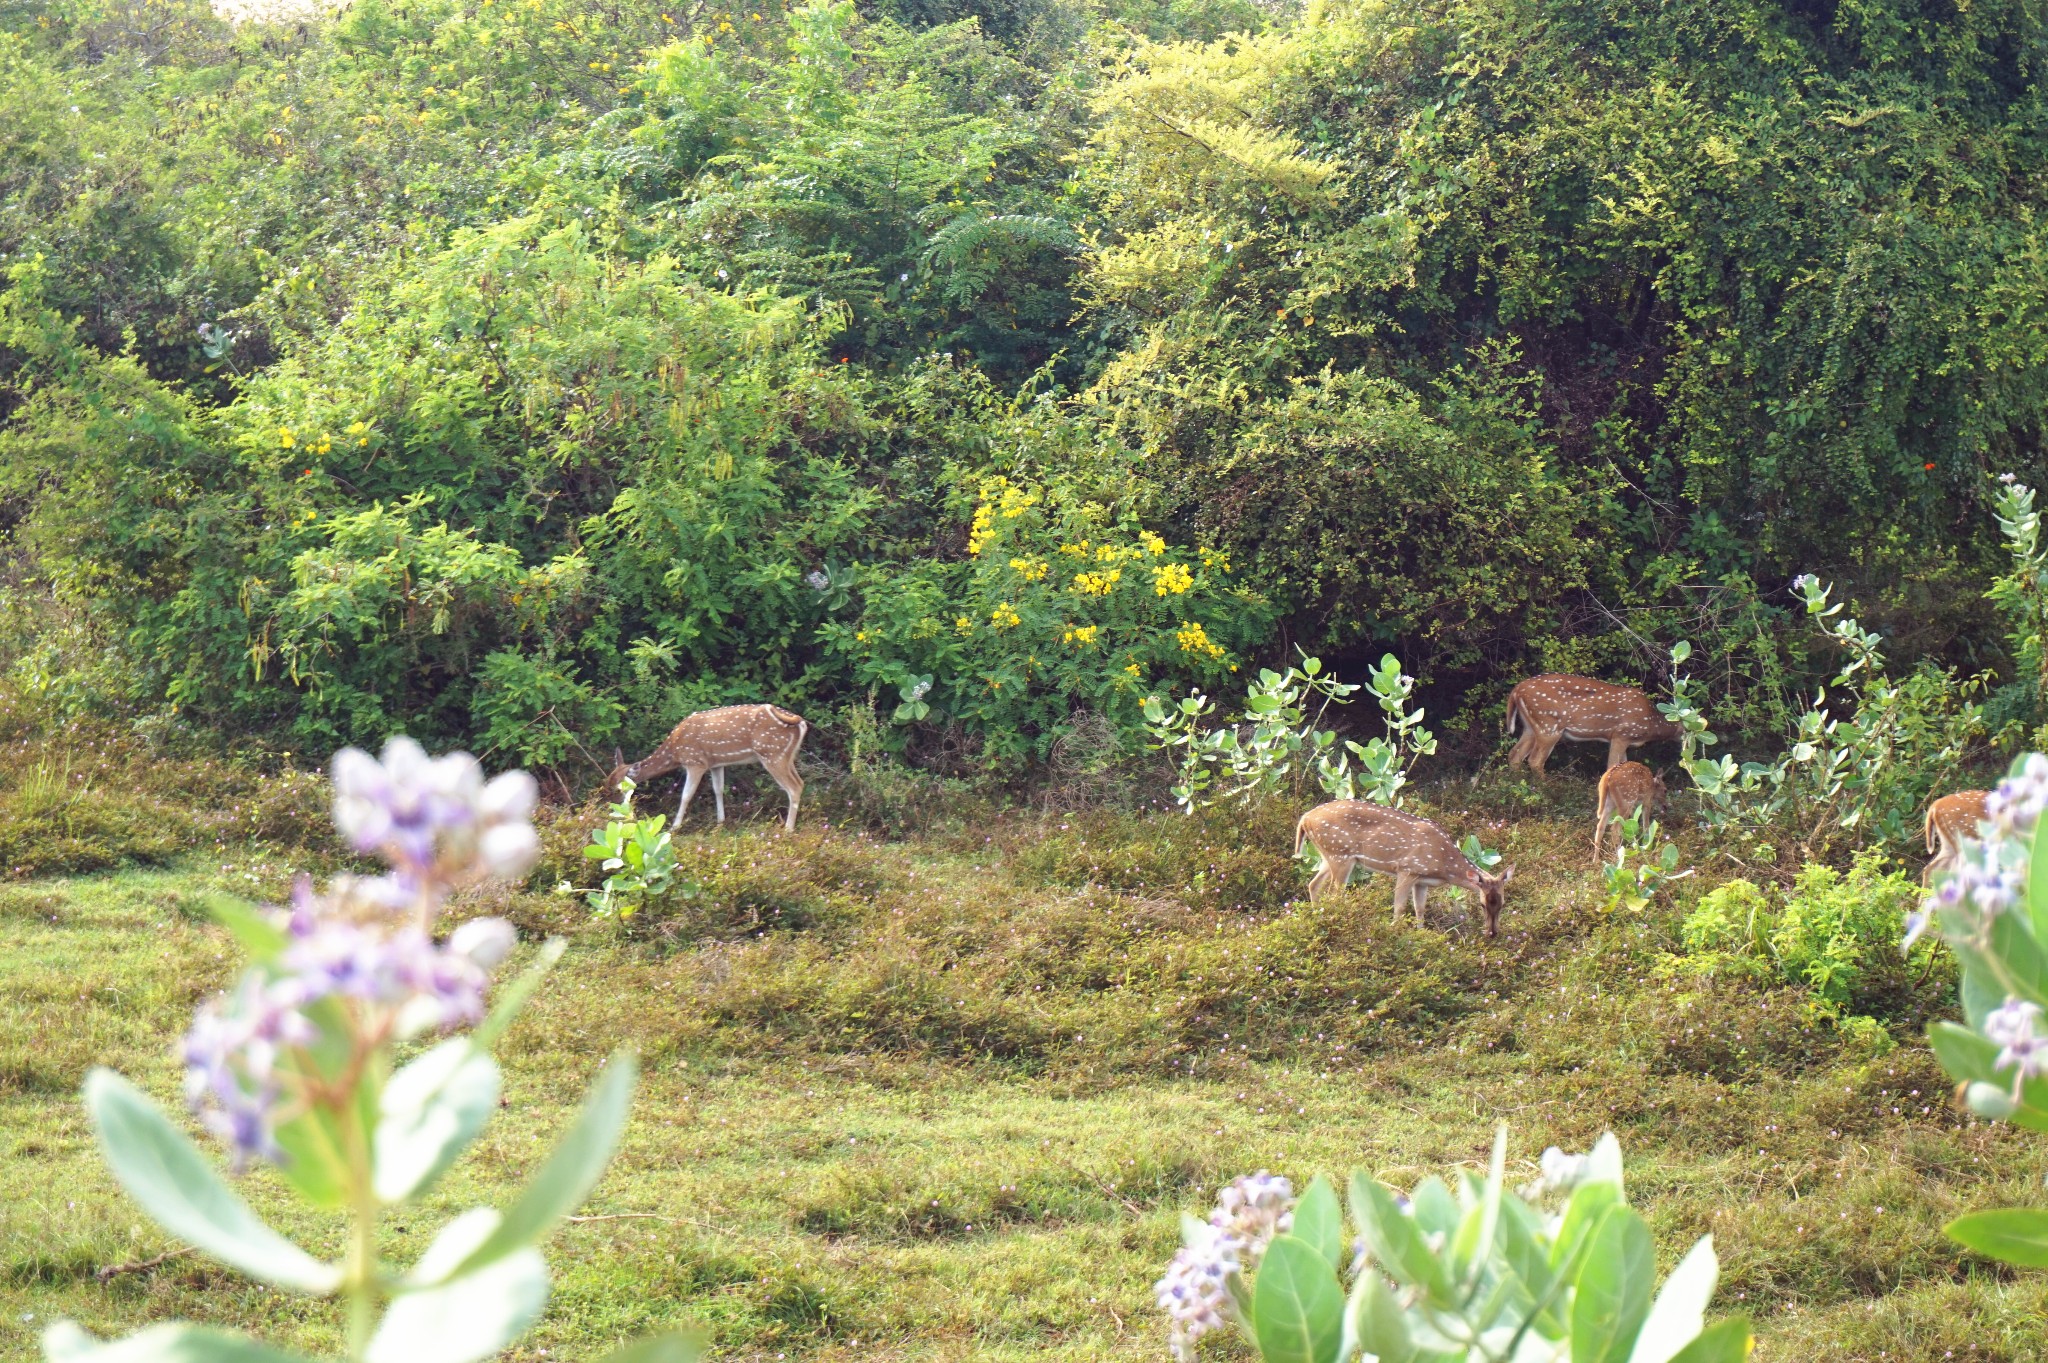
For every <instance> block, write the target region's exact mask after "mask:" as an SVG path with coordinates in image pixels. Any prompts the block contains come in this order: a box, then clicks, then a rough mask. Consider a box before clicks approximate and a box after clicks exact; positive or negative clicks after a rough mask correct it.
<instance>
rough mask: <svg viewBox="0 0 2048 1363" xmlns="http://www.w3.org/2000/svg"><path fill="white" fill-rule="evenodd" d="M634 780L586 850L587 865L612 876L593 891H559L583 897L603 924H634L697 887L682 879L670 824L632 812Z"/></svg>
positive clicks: (622, 788)
mask: <svg viewBox="0 0 2048 1363" xmlns="http://www.w3.org/2000/svg"><path fill="white" fill-rule="evenodd" d="M633 791H634V784H633V778H632V777H630V776H628V777H626V778H625V779H624V780H622V781H621V782H619V798H618V802H617V803H616V804H613V805H612V806H611V807H610V808H609V810H608V811H607V812H608V813H609V814H610V815H611V821H610V822H609V823H607V824H606V825H605V826H604V827H603V828H601V829H599V830H598V831H597V833H596V834H595V835H593V836H592V838H591V840H590V843H589V845H588V846H586V847H585V848H584V849H583V856H584V859H585V860H587V861H594V862H597V863H598V865H599V867H600V869H602V870H605V871H609V872H610V873H611V874H609V875H607V876H606V877H605V879H604V884H602V885H600V886H598V887H597V888H596V889H594V890H581V891H579V890H578V889H577V887H576V886H574V885H571V884H569V883H568V882H567V881H564V882H562V883H561V884H560V885H558V886H556V887H555V889H556V892H557V893H561V894H577V893H581V894H582V895H583V897H584V898H585V899H586V900H588V901H589V904H590V907H591V910H592V911H593V912H594V913H596V915H597V916H598V917H599V918H614V917H615V918H617V919H618V920H619V921H621V922H624V921H625V920H626V919H628V918H631V917H632V916H633V915H634V913H636V912H637V911H638V910H639V909H640V907H641V906H642V905H643V904H645V903H647V901H648V900H650V899H655V900H658V899H662V898H665V897H666V896H667V895H669V894H670V893H671V892H672V891H675V892H680V893H681V894H682V895H683V896H684V897H685V898H688V897H690V896H692V895H694V894H695V893H696V890H697V887H696V885H695V883H694V882H692V881H691V880H690V879H689V878H688V877H686V876H682V875H680V874H679V872H678V869H677V866H676V849H675V843H674V841H673V838H672V835H671V834H670V832H669V827H668V819H667V818H666V817H665V816H663V815H660V814H653V815H649V816H648V817H647V818H644V819H642V818H639V817H637V816H636V815H635V814H634V812H633Z"/></svg>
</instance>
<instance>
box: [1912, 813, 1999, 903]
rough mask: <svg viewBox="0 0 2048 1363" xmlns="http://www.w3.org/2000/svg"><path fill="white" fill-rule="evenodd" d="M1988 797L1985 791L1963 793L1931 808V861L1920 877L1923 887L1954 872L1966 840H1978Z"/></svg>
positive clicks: (1928, 823) (1929, 833)
mask: <svg viewBox="0 0 2048 1363" xmlns="http://www.w3.org/2000/svg"><path fill="white" fill-rule="evenodd" d="M1985 794H1986V792H1984V791H1981V790H1959V791H1957V792H1956V793H1955V794H1953V795H1944V796H1942V797H1941V798H1940V799H1939V800H1936V801H1935V802H1934V803H1933V804H1931V805H1929V806H1927V829H1926V832H1927V851H1928V854H1929V856H1930V858H1931V860H1929V861H1928V863H1927V869H1926V870H1924V871H1922V872H1921V873H1920V883H1921V884H1922V885H1932V884H1933V883H1934V878H1935V877H1936V876H1938V875H1941V874H1943V873H1944V872H1946V871H1948V870H1949V869H1950V868H1952V867H1953V866H1954V865H1955V864H1956V854H1957V853H1958V852H1961V851H1962V850H1963V839H1964V838H1974V837H1976V836H1977V821H1978V820H1979V819H1982V818H1983V817H1984V796H1985Z"/></svg>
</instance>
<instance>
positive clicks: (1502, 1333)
mask: <svg viewBox="0 0 2048 1363" xmlns="http://www.w3.org/2000/svg"><path fill="white" fill-rule="evenodd" d="M1506 1160H1507V1128H1506V1127H1504V1126H1503V1127H1502V1128H1500V1130H1499V1131H1498V1132H1497V1133H1496V1134H1495V1136H1494V1142H1493V1157H1492V1160H1491V1163H1490V1166H1489V1168H1488V1171H1487V1176H1486V1178H1485V1179H1483V1180H1482V1179H1480V1178H1478V1177H1476V1176H1474V1175H1473V1174H1470V1173H1462V1174H1460V1176H1459V1179H1458V1185H1457V1189H1456V1191H1455V1192H1454V1191H1453V1190H1452V1189H1451V1188H1450V1187H1449V1186H1448V1185H1446V1184H1445V1183H1444V1182H1443V1181H1442V1180H1441V1179H1437V1178H1428V1179H1424V1180H1423V1181H1422V1182H1421V1183H1419V1184H1417V1185H1416V1187H1415V1188H1414V1190H1413V1192H1411V1193H1410V1194H1409V1195H1408V1196H1406V1197H1403V1196H1401V1195H1399V1194H1397V1193H1395V1192H1393V1191H1391V1190H1390V1189H1388V1188H1387V1187H1385V1186H1384V1185H1382V1184H1381V1183H1379V1182H1378V1181H1377V1180H1375V1179H1374V1178H1372V1177H1371V1176H1370V1175H1368V1174H1365V1173H1354V1174H1353V1175H1352V1176H1351V1188H1350V1194H1351V1196H1350V1203H1351V1207H1350V1212H1351V1225H1352V1227H1353V1228H1355V1230H1356V1232H1357V1234H1356V1238H1355V1239H1354V1238H1351V1237H1348V1236H1347V1235H1346V1233H1345V1231H1346V1226H1345V1217H1344V1209H1343V1207H1342V1206H1341V1205H1340V1203H1339V1200H1338V1196H1337V1191H1336V1189H1335V1188H1334V1187H1332V1186H1331V1184H1330V1182H1329V1181H1328V1180H1327V1179H1325V1178H1323V1177H1322V1176H1321V1175H1318V1176H1317V1177H1316V1179H1315V1181H1314V1182H1313V1183H1311V1184H1309V1186H1308V1189H1307V1191H1305V1192H1304V1193H1302V1195H1301V1196H1300V1198H1299V1199H1297V1198H1296V1197H1295V1196H1294V1189H1293V1186H1292V1185H1291V1184H1290V1183H1289V1182H1288V1180H1286V1179H1284V1178H1279V1177H1276V1176H1274V1175H1272V1174H1267V1173H1263V1172H1261V1173H1259V1174H1254V1175H1250V1176H1248V1177H1245V1178H1240V1179H1238V1180H1237V1181H1236V1182H1234V1183H1232V1184H1231V1185H1230V1186H1229V1187H1228V1188H1225V1189H1224V1190H1223V1192H1222V1194H1221V1196H1220V1198H1219V1200H1218V1205H1217V1207H1216V1210H1215V1211H1214V1212H1213V1213H1212V1214H1211V1215H1210V1217H1209V1219H1208V1220H1207V1221H1199V1220H1196V1219H1195V1218H1194V1217H1192V1216H1184V1217H1183V1218H1182V1242H1183V1243H1182V1247H1181V1250H1180V1252H1179V1253H1178V1254H1177V1255H1175V1256H1174V1260H1173V1263H1172V1264H1171V1266H1169V1267H1168V1269H1167V1271H1166V1276H1165V1277H1163V1278H1161V1279H1160V1281H1159V1285H1158V1301H1159V1305H1160V1308H1161V1309H1162V1310H1163V1311H1164V1312H1165V1313H1166V1316H1167V1319H1168V1323H1169V1330H1170V1339H1171V1343H1172V1348H1173V1352H1174V1356H1175V1357H1176V1358H1178V1359H1180V1360H1182V1363H1187V1360H1191V1359H1193V1358H1194V1356H1195V1350H1196V1347H1197V1345H1198V1344H1199V1342H1200V1341H1201V1339H1202V1338H1203V1337H1204V1336H1207V1335H1209V1334H1211V1333H1213V1332H1215V1331H1218V1330H1222V1329H1224V1328H1226V1327H1228V1326H1231V1325H1235V1326H1236V1327H1237V1328H1238V1329H1239V1330H1240V1331H1242V1333H1243V1334H1244V1336H1245V1337H1246V1338H1247V1339H1248V1340H1249V1341H1250V1343H1251V1345H1252V1347H1253V1348H1254V1349H1255V1350H1257V1352H1258V1354H1259V1356H1260V1357H1261V1358H1263V1359H1265V1360H1266V1363H1352V1360H1360V1363H1370V1361H1371V1360H1377V1363H1535V1361H1536V1360H1542V1361H1543V1363H1571V1361H1572V1360H1578V1363H1740V1360H1742V1359H1745V1358H1747V1357H1748V1355H1749V1350H1750V1329H1749V1322H1748V1321H1747V1320H1744V1319H1742V1318H1740V1317H1737V1318H1733V1319H1729V1320H1724V1321H1721V1322H1719V1323H1717V1324H1715V1325H1713V1326H1707V1325H1706V1323H1705V1317H1706V1309H1707V1303H1708V1302H1709V1300H1710V1299H1711V1298H1712V1297H1713V1293H1714V1284H1715V1281H1716V1279H1717V1278H1718V1277H1719V1274H1720V1263H1719V1261H1718V1260H1717V1259H1716V1257H1715V1255H1714V1243H1713V1237H1712V1236H1702V1237H1701V1238H1700V1240H1699V1241H1698V1243H1696V1244H1694V1245H1693V1247H1692V1249H1691V1250H1690V1251H1689V1252H1688V1253H1687V1254H1686V1255H1685V1257H1684V1258H1683V1259H1681V1260H1679V1262H1678V1266H1677V1267H1676V1268H1675V1269H1673V1270H1672V1272H1671V1276H1670V1277H1668V1278H1666V1279H1665V1280H1664V1286H1663V1288H1662V1290H1661V1291H1658V1292H1656V1293H1655V1294H1654V1295H1653V1294H1652V1290H1651V1289H1652V1286H1653V1284H1654V1283H1655V1281H1656V1276H1657V1256H1656V1249H1655V1246H1654V1245H1653V1244H1652V1243H1651V1239H1650V1228H1649V1226H1648V1224H1647V1223H1646V1222H1645V1221H1644V1220H1643V1218H1642V1216H1641V1215H1640V1214H1639V1213H1637V1212H1636V1211H1635V1210H1634V1209H1633V1208H1632V1207H1630V1206H1629V1205H1628V1203H1627V1200H1626V1199H1625V1198H1624V1196H1623V1193H1622V1172H1621V1147H1620V1145H1619V1144H1618V1143H1617V1142H1616V1141H1615V1139H1614V1137H1613V1136H1612V1135H1607V1136H1603V1137H1601V1139H1600V1142H1599V1143H1598V1144H1597V1145H1595V1146H1594V1148H1593V1151H1592V1153H1591V1154H1588V1155H1579V1156H1573V1155H1566V1154H1564V1153H1563V1152H1561V1151H1559V1150H1557V1149H1556V1148H1555V1147H1553V1148H1552V1149H1550V1150H1548V1151H1546V1152H1545V1153H1544V1155H1543V1160H1542V1164H1541V1169H1542V1178H1541V1179H1540V1180H1539V1181H1538V1182H1537V1183H1536V1184H1535V1185H1534V1186H1533V1187H1531V1188H1529V1189H1526V1190H1524V1193H1525V1195H1526V1196H1527V1197H1528V1198H1529V1199H1531V1200H1530V1201H1524V1199H1523V1197H1521V1196H1517V1195H1516V1194H1514V1193H1512V1192H1509V1191H1508V1190H1507V1187H1506V1177H1505V1174H1506ZM1532 1202H1533V1204H1534V1205H1532ZM1347 1283H1348V1285H1347Z"/></svg>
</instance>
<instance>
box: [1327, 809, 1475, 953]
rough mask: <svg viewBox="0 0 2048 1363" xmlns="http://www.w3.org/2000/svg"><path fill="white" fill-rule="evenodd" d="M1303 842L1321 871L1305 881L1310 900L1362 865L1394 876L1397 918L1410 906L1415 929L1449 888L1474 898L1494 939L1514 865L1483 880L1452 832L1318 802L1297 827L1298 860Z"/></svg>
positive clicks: (1391, 813) (1394, 813)
mask: <svg viewBox="0 0 2048 1363" xmlns="http://www.w3.org/2000/svg"><path fill="white" fill-rule="evenodd" d="M1304 842H1308V843H1313V844H1314V845H1315V849H1316V851H1317V852H1318V853H1320V854H1321V855H1322V858H1323V864H1322V868H1321V869H1320V870H1318V871H1317V872H1316V873H1315V876H1314V878H1313V879H1311V880H1310V881H1309V883H1308V897H1309V898H1310V899H1311V900H1314V899H1316V898H1317V897H1318V896H1320V895H1321V894H1322V893H1323V892H1324V891H1328V890H1341V889H1343V888H1344V884H1345V882H1346V881H1348V880H1350V879H1351V871H1352V868H1353V867H1357V866H1364V867H1365V868H1366V869H1368V870H1372V871H1380V872H1382V873H1384V874H1386V875H1390V876H1392V877H1393V878H1394V917H1395V918H1396V919H1399V918H1400V916H1401V910H1402V909H1404V908H1405V907H1407V906H1408V905H1409V904H1410V903H1413V904H1414V906H1415V922H1416V925H1417V926H1418V927H1419V926H1421V925H1422V922H1423V910H1424V907H1425V905H1426V903H1427V901H1428V899H1429V892H1430V891H1431V890H1433V889H1435V888H1436V887H1438V886H1439V885H1449V886H1452V887H1454V888H1457V889H1461V890H1470V891H1472V892H1473V893H1474V894H1476V895H1478V896H1479V908H1480V912H1481V913H1482V914H1483V915H1484V916H1485V919H1486V935H1487V936H1488V937H1497V936H1499V935H1500V909H1501V903H1502V899H1503V894H1502V887H1503V886H1505V885H1506V884H1507V883H1508V881H1509V880H1510V879H1511V878H1513V876H1514V874H1515V868H1514V867H1512V866H1508V867H1504V868H1503V869H1502V870H1501V872H1500V873H1499V874H1498V875H1488V874H1487V873H1486V872H1484V871H1482V870H1480V869H1479V868H1478V867H1477V866H1474V865H1473V864H1472V863H1471V861H1469V860H1468V859H1467V858H1466V856H1465V854H1464V853H1463V852H1460V851H1459V850H1458V845H1457V844H1456V843H1454V842H1452V841H1451V835H1450V834H1448V833H1446V832H1444V831H1443V829H1441V828H1438V827H1437V826H1436V825H1435V824H1433V823H1431V822H1430V821H1429V820H1428V819H1421V818H1417V817H1416V816H1415V815H1413V814H1403V813H1402V812H1401V811H1400V810H1398V809H1389V808H1387V806H1385V805H1378V804H1374V803H1372V802H1371V801H1370V800H1332V801H1331V802H1330V803H1328V804H1326V805H1317V806H1316V807H1315V808H1314V809H1311V810H1310V811H1309V812H1308V813H1306V814H1304V815H1302V816H1301V820H1300V822H1299V823H1297V824H1295V826H1294V854H1295V855H1296V856H1300V855H1301V847H1302V844H1303V843H1304Z"/></svg>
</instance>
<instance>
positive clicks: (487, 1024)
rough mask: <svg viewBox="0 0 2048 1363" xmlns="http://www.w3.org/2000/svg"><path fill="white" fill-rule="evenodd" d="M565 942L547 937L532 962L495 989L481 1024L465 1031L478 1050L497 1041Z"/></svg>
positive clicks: (557, 959) (559, 958)
mask: <svg viewBox="0 0 2048 1363" xmlns="http://www.w3.org/2000/svg"><path fill="white" fill-rule="evenodd" d="M568 946H569V943H568V940H567V939H566V938H562V937H550V938H548V939H547V941H545V942H542V943H541V944H540V950H539V951H537V952H535V953H534V956H533V964H531V965H529V966H527V967H526V969H524V970H522V971H520V972H519V975H518V978H516V979H514V980H513V981H512V982H511V983H510V984H508V985H506V986H505V987H504V988H503V989H500V990H499V991H498V1001H497V1002H496V1003H493V1004H492V1005H491V1011H490V1015H489V1016H488V1017H486V1018H485V1019H484V1021H483V1025H482V1026H481V1027H478V1028H477V1029H476V1030H475V1031H474V1032H471V1033H470V1034H469V1039H470V1041H472V1042H473V1043H475V1045H476V1048H477V1049H478V1050H480V1051H488V1050H489V1049H490V1048H491V1047H492V1046H495V1045H496V1044H497V1042H498V1038H499V1037H501V1036H503V1035H504V1034H505V1029H506V1028H507V1027H510V1026H511V1025H512V1019H514V1018H516V1017H518V1016H519V1010H520V1009H521V1008H524V1007H525V1006H526V1001H527V1000H528V999H530V998H532V997H533V991H534V990H535V989H537V988H539V987H540V982H541V980H542V979H543V978H545V977H546V975H547V973H548V971H550V970H552V969H553V968H554V965H555V962H557V961H559V960H561V959H562V953H563V952H564V951H565V950H567V949H568Z"/></svg>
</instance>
